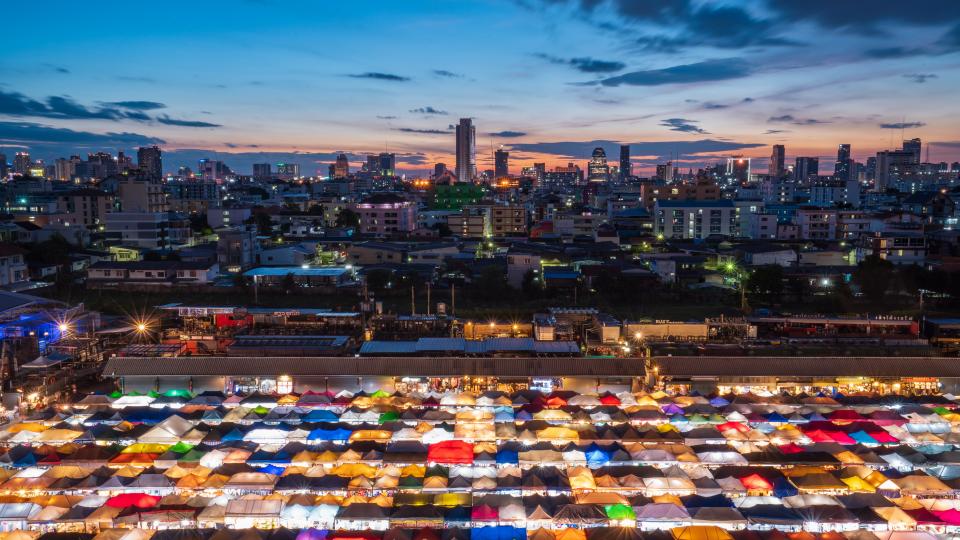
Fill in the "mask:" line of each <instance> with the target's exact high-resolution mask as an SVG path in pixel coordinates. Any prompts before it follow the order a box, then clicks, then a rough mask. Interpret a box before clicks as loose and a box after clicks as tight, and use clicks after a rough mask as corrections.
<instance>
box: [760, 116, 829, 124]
mask: <svg viewBox="0 0 960 540" xmlns="http://www.w3.org/2000/svg"><path fill="white" fill-rule="evenodd" d="M767 122H770V123H773V124H780V123H789V124H793V125H795V126H812V125H814V124H829V123H830V122H828V121H827V120H817V119H816V118H797V117H795V116H793V115H792V114H783V115H780V116H771V117H770V118H767Z"/></svg>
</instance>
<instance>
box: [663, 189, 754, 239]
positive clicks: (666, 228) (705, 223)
mask: <svg viewBox="0 0 960 540" xmlns="http://www.w3.org/2000/svg"><path fill="white" fill-rule="evenodd" d="M653 214H654V232H655V233H656V234H657V235H658V236H662V237H663V238H677V239H681V238H682V239H704V238H707V237H708V236H713V235H719V236H738V235H739V234H740V232H739V227H738V223H739V221H740V217H739V209H738V208H737V207H736V206H735V205H734V204H733V201H730V200H725V199H721V200H717V201H670V200H667V201H663V200H658V201H656V203H655V204H654V210H653Z"/></svg>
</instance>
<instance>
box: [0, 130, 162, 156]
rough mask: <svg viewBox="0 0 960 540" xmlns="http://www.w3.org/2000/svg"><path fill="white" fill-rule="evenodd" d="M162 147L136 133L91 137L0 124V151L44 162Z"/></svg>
mask: <svg viewBox="0 0 960 540" xmlns="http://www.w3.org/2000/svg"><path fill="white" fill-rule="evenodd" d="M163 143H164V140H163V139H160V138H157V137H150V136H148V135H142V134H140V133H128V132H121V133H114V132H108V133H93V132H89V131H76V130H72V129H67V128H58V127H53V126H48V125H44V124H37V123H33V122H0V148H4V147H7V148H19V149H23V148H26V149H28V150H30V152H31V153H32V154H34V155H35V156H37V157H45V158H47V159H54V158H58V157H63V156H68V155H70V154H76V153H78V152H80V151H82V150H98V149H99V150H103V149H121V150H122V149H130V148H134V147H137V146H146V145H151V144H163Z"/></svg>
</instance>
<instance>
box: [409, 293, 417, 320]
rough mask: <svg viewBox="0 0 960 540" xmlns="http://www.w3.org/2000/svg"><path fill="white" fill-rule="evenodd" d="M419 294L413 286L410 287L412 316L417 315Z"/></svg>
mask: <svg viewBox="0 0 960 540" xmlns="http://www.w3.org/2000/svg"><path fill="white" fill-rule="evenodd" d="M416 295H417V293H416V290H415V289H414V288H413V285H411V286H410V316H411V317H412V316H414V315H416V314H417V296H416Z"/></svg>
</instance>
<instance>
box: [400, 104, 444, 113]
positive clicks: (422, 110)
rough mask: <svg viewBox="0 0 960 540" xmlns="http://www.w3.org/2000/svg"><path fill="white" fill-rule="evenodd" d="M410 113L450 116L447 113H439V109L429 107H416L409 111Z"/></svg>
mask: <svg viewBox="0 0 960 540" xmlns="http://www.w3.org/2000/svg"><path fill="white" fill-rule="evenodd" d="M410 112H412V113H414V114H437V115H446V114H450V113H448V112H447V111H441V110H440V109H435V108H433V107H431V106H430V105H427V106H426V107H418V108H416V109H410Z"/></svg>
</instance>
